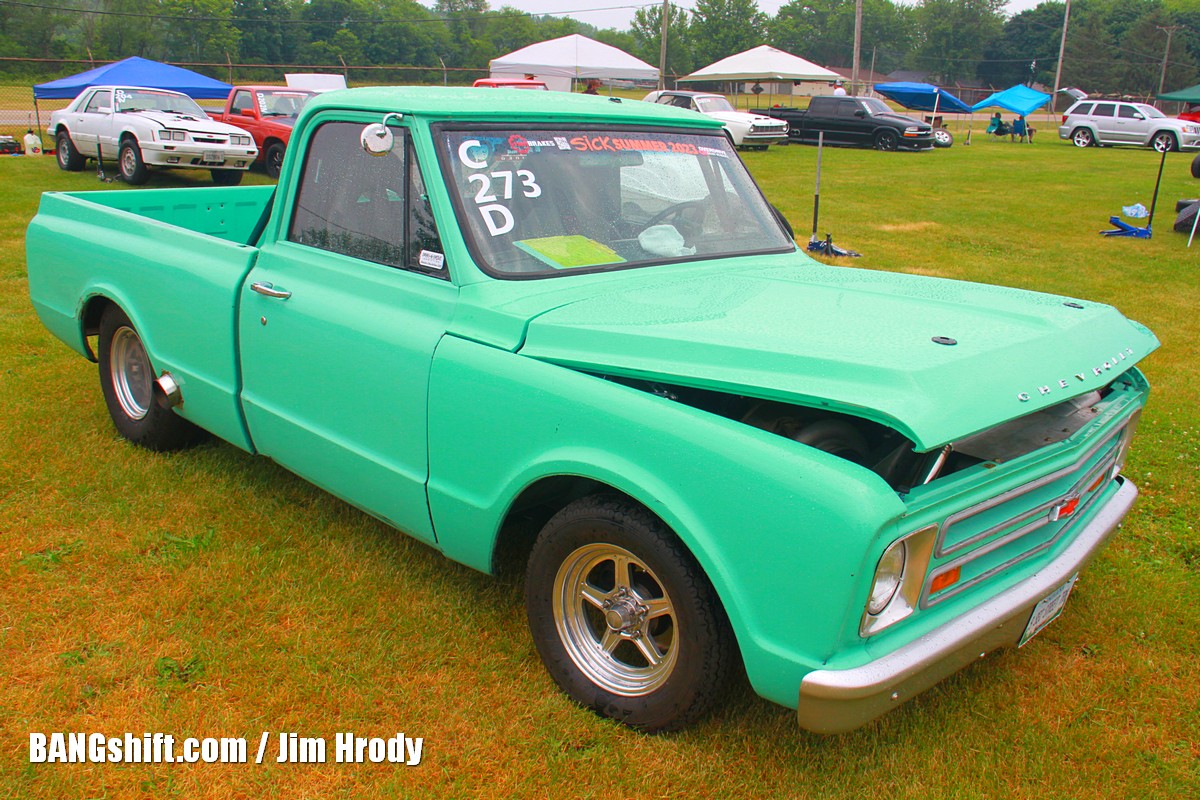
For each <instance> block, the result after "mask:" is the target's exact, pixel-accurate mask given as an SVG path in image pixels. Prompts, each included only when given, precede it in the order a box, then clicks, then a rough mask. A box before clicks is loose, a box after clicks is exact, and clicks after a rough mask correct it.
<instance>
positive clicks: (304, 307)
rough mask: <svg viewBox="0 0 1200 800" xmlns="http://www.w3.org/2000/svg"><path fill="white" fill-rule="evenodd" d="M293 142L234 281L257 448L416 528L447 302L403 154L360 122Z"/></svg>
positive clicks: (422, 527)
mask: <svg viewBox="0 0 1200 800" xmlns="http://www.w3.org/2000/svg"><path fill="white" fill-rule="evenodd" d="M356 116H357V117H359V118H358V119H355V121H353V122H351V121H345V118H344V117H343V118H341V119H331V120H329V121H326V122H324V123H322V124H319V125H317V126H316V127H315V128H310V130H311V131H312V132H311V133H310V134H309V135H308V136H307V138H306V141H304V142H300V143H299V144H300V146H301V147H303V148H305V150H306V153H305V162H304V166H303V173H302V175H301V177H300V181H299V186H298V188H291V187H289V189H288V191H287V192H286V193H284V194H283V195H282V196H281V197H280V198H278V199H277V201H276V202H280V203H284V204H286V205H287V206H289V208H288V210H287V212H285V213H284V214H282V215H279V218H281V222H280V223H279V224H280V230H278V231H276V235H275V236H274V237H271V236H270V235H268V236H267V237H266V238H268V239H271V238H273V239H274V241H271V242H268V243H266V244H264V246H263V248H262V251H261V254H260V255H259V258H258V261H257V263H256V264H255V267H254V269H253V270H252V271H251V273H250V275H249V276H248V278H247V279H246V281H245V284H244V285H243V288H242V297H241V304H240V309H239V322H238V326H239V336H240V352H241V359H242V372H243V383H244V385H243V389H242V404H243V408H244V411H245V416H246V423H247V426H248V427H249V431H250V436H251V438H252V439H253V442H254V445H255V447H256V448H257V450H258V451H259V452H261V453H262V454H264V455H266V456H269V457H270V458H272V459H273V460H275V461H278V462H279V463H280V464H282V465H284V466H285V467H287V468H288V469H290V470H291V471H293V472H295V473H297V474H299V475H301V476H303V477H305V478H306V479H308V480H309V481H311V482H313V483H315V484H317V485H318V486H321V487H322V488H324V489H326V490H328V491H330V492H332V493H333V494H336V495H338V496H339V497H342V498H343V499H345V500H347V501H349V502H350V503H352V504H354V505H356V506H358V507H360V508H362V509H364V510H366V511H368V512H369V513H371V514H373V515H375V516H377V517H380V518H382V519H384V520H385V521H387V522H389V523H391V524H392V525H394V526H395V527H398V528H400V529H402V530H404V531H405V532H407V533H409V534H411V535H413V536H415V537H417V538H419V539H423V540H425V541H427V542H433V541H435V536H434V533H433V526H432V524H431V522H430V518H429V511H428V504H427V500H426V495H425V483H426V480H427V478H428V474H429V470H428V464H429V456H428V451H427V446H426V428H427V422H428V414H429V408H428V402H427V401H428V397H427V395H428V382H429V369H430V365H431V363H432V360H433V353H434V349H435V348H436V347H437V344H438V342H439V341H440V340H441V337H442V335H443V334H444V333H445V331H446V326H447V323H448V321H449V319H450V318H451V316H452V314H453V312H454V308H455V303H456V300H457V288H456V287H455V286H454V285H453V284H452V283H451V282H450V280H449V275H448V272H447V270H446V268H445V259H444V257H443V256H442V251H441V244H440V239H439V237H438V233H437V227H436V225H435V223H434V221H433V216H432V213H431V211H430V209H429V205H428V200H427V198H426V195H425V188H424V182H423V180H422V177H421V172H420V169H419V168H418V165H417V161H416V158H415V154H414V153H413V152H412V148H411V144H410V142H409V140H408V137H407V136H406V135H405V131H404V129H403V128H394V129H393V130H395V131H396V138H395V148H394V149H393V150H392V152H390V153H388V154H386V155H384V156H382V157H377V156H372V155H368V154H367V153H365V152H364V151H363V149H362V147H361V145H360V143H359V135H360V133H361V131H362V128H363V125H364V123H365V122H369V121H374V120H369V119H367V118H366V117H364V116H362V115H356Z"/></svg>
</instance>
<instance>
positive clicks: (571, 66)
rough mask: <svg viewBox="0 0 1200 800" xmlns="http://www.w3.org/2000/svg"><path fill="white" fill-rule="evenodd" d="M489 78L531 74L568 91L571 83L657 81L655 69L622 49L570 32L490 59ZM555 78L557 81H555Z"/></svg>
mask: <svg viewBox="0 0 1200 800" xmlns="http://www.w3.org/2000/svg"><path fill="white" fill-rule="evenodd" d="M488 67H489V68H490V70H491V75H492V77H493V78H505V77H518V78H523V77H525V76H526V75H535V76H537V77H538V78H540V79H541V80H543V81H545V82H546V85H547V86H549V87H550V88H551V89H558V88H562V89H565V90H567V91H569V90H570V82H571V81H572V80H587V79H588V78H599V79H601V80H612V79H614V78H619V79H626V80H651V81H657V80H658V69H657V68H655V67H652V66H650V65H649V64H647V63H646V62H645V61H642V60H641V59H640V58H634V57H633V56H631V55H629V53H626V52H625V51H624V50H621V49H618V48H616V47H612V46H610V45H607V44H604V43H602V42H597V41H596V40H595V39H589V38H588V37H586V36H580V35H579V34H577V33H573V34H571V35H570V36H563V37H561V38H558V39H551V40H549V41H546V42H538V43H537V44H531V45H529V46H528V47H522V48H521V49H520V50H514V51H513V52H511V53H509V54H508V55H506V56H500V57H499V58H493V59H492V60H491V61H490V62H489V64H488ZM555 79H557V80H555Z"/></svg>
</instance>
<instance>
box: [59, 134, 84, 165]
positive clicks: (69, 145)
mask: <svg viewBox="0 0 1200 800" xmlns="http://www.w3.org/2000/svg"><path fill="white" fill-rule="evenodd" d="M54 157H55V160H56V161H58V168H59V169H61V170H63V171H65V172H79V170H81V169H83V165H84V163H85V162H86V161H87V159H86V158H84V157H83V154H82V153H80V152H79V150H78V149H76V147H75V143H74V142H72V141H71V134H69V133H67V130H66V128H63V129H62V130H60V131H59V132H58V134H57V135H56V136H55V137H54Z"/></svg>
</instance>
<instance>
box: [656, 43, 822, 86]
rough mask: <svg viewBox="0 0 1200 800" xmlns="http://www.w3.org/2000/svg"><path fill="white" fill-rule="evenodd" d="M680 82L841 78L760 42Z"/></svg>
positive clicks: (697, 71) (686, 76)
mask: <svg viewBox="0 0 1200 800" xmlns="http://www.w3.org/2000/svg"><path fill="white" fill-rule="evenodd" d="M679 80H681V81H840V80H842V76H841V75H839V74H837V73H836V72H834V71H833V70H831V69H825V68H824V67H819V66H817V65H816V64H814V63H812V62H811V61H806V60H805V59H803V58H800V56H794V55H792V54H791V53H785V52H784V51H783V50H777V49H775V48H774V47H771V46H770V45H765V44H764V45H759V46H758V47H754V48H751V49H749V50H747V51H746V52H744V53H737V54H735V55H732V56H729V57H728V58H722V59H721V60H720V61H716V62H714V63H712V64H709V65H708V66H707V67H704V68H703V69H698V70H696V71H695V72H693V73H692V74H691V75H685V76H684V77H682V78H680V79H679Z"/></svg>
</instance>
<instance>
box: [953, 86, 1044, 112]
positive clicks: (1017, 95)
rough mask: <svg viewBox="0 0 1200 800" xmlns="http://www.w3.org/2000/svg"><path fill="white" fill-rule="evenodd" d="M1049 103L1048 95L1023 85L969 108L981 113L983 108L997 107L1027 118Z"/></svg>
mask: <svg viewBox="0 0 1200 800" xmlns="http://www.w3.org/2000/svg"><path fill="white" fill-rule="evenodd" d="M1049 102H1050V95H1048V94H1046V93H1045V92H1039V91H1038V90H1037V89H1030V88H1029V87H1028V86H1025V85H1023V84H1017V85H1016V86H1014V87H1012V88H1011V89H1005V90H1004V91H1003V92H996V93H995V94H994V95H991V96H990V97H985V98H984V99H982V100H980V101H979V102H978V103H976V104H975V105H973V106H971V110H972V111H982V110H983V109H985V108H991V107H992V106H999V107H1000V108H1003V109H1006V110H1008V111H1011V112H1013V113H1014V114H1019V115H1020V116H1022V117H1027V116H1029V115H1030V114H1032V113H1033V112H1034V111H1037V110H1038V109H1039V108H1041V107H1042V106H1044V105H1046V103H1049Z"/></svg>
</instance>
